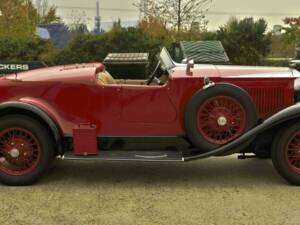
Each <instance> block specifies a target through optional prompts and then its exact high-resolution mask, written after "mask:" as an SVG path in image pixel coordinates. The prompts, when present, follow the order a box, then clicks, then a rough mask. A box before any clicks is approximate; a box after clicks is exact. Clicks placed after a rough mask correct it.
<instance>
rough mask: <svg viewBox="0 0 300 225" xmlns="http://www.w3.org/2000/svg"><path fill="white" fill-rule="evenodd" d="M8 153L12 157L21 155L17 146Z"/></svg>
mask: <svg viewBox="0 0 300 225" xmlns="http://www.w3.org/2000/svg"><path fill="white" fill-rule="evenodd" d="M8 153H9V155H10V156H11V157H12V158H18V157H19V156H20V151H19V149H16V148H13V149H12V150H10V151H9V152H8Z"/></svg>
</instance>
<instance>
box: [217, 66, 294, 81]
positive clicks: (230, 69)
mask: <svg viewBox="0 0 300 225" xmlns="http://www.w3.org/2000/svg"><path fill="white" fill-rule="evenodd" d="M216 68H217V70H218V72H219V74H220V76H221V77H271V78H272V77H274V78H275V77H278V78H280V77H283V78H284V77H293V73H292V70H291V69H290V68H287V67H259V66H216Z"/></svg>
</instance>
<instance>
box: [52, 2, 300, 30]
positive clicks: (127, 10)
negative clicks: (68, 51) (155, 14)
mask: <svg viewBox="0 0 300 225" xmlns="http://www.w3.org/2000/svg"><path fill="white" fill-rule="evenodd" d="M136 1H139V0H99V2H100V15H101V18H102V21H103V22H111V21H116V20H118V18H120V19H121V20H122V21H137V20H138V19H139V12H138V11H137V9H136V8H135V7H134V6H133V3H134V2H136ZM48 2H49V3H50V4H55V5H56V6H57V7H58V13H59V15H60V16H61V17H62V18H63V19H64V20H65V21H66V22H67V23H70V22H71V21H72V19H74V17H75V18H76V17H78V16H75V15H79V16H80V15H85V16H83V18H84V19H83V20H84V21H85V22H87V23H88V24H89V28H92V27H93V24H94V17H95V15H96V9H95V8H96V0H48ZM232 16H236V17H238V18H243V17H247V16H252V17H255V18H260V17H263V18H265V19H266V20H267V22H268V23H269V29H272V27H273V26H274V25H277V24H279V25H280V24H282V19H283V18H284V17H286V16H300V0H284V1H283V0H213V4H212V6H211V8H210V10H209V12H208V14H207V19H208V20H209V24H208V29H209V30H216V29H217V28H218V27H219V26H221V25H223V24H225V23H226V21H227V20H228V19H229V18H230V17H232Z"/></svg>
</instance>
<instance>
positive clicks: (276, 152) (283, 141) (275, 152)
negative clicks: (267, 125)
mask: <svg viewBox="0 0 300 225" xmlns="http://www.w3.org/2000/svg"><path fill="white" fill-rule="evenodd" d="M299 132H300V123H299V122H298V123H292V124H288V125H286V126H285V128H283V130H282V131H281V132H279V133H278V134H277V135H276V137H275V141H274V142H273V146H272V161H273V165H274V167H275V169H276V170H277V171H278V173H279V174H280V175H281V176H282V177H283V178H284V179H285V180H286V181H288V182H289V183H291V184H293V185H298V186H299V185H300V166H299V172H298V173H297V172H296V171H295V170H293V169H292V168H291V166H290V165H289V161H288V159H287V157H286V148H287V146H288V145H289V142H290V139H291V138H293V136H294V135H295V134H296V133H299ZM299 161H300V160H299ZM299 165H300V162H299Z"/></svg>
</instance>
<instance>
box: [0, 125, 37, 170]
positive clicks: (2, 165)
mask: <svg viewBox="0 0 300 225" xmlns="http://www.w3.org/2000/svg"><path fill="white" fill-rule="evenodd" d="M40 157H41V146H40V143H39V141H38V140H37V138H36V137H35V135H34V134H33V133H32V132H30V131H29V130H27V129H24V128H19V127H12V128H7V129H5V130H3V131H1V132H0V171H2V172H4V173H6V174H8V175H11V176H25V175H27V174H30V173H31V172H33V171H34V170H35V169H36V167H37V166H38V164H39V161H40Z"/></svg>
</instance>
